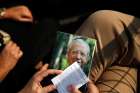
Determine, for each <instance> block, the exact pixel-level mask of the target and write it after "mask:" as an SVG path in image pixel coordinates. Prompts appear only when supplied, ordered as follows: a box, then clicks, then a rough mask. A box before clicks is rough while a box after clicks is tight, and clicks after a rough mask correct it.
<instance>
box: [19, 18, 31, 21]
mask: <svg viewBox="0 0 140 93" xmlns="http://www.w3.org/2000/svg"><path fill="white" fill-rule="evenodd" d="M19 21H22V22H33V18H27V17H22V18H20V19H19Z"/></svg>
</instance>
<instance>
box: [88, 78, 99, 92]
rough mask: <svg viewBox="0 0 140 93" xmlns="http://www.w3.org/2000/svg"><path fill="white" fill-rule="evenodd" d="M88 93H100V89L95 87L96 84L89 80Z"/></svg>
mask: <svg viewBox="0 0 140 93" xmlns="http://www.w3.org/2000/svg"><path fill="white" fill-rule="evenodd" d="M88 92H89V93H99V90H98V88H97V87H96V86H95V85H94V83H93V82H92V81H91V80H89V82H88Z"/></svg>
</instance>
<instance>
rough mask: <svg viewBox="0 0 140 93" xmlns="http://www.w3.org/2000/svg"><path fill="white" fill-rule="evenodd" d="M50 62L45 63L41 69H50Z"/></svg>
mask: <svg viewBox="0 0 140 93" xmlns="http://www.w3.org/2000/svg"><path fill="white" fill-rule="evenodd" d="M48 66H49V65H48V64H44V65H43V66H42V67H41V71H44V70H47V69H48Z"/></svg>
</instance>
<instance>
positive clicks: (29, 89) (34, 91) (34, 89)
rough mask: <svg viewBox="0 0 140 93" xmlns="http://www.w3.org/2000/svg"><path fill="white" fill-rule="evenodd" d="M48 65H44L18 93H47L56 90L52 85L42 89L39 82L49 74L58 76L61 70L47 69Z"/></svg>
mask: <svg viewBox="0 0 140 93" xmlns="http://www.w3.org/2000/svg"><path fill="white" fill-rule="evenodd" d="M47 67H48V64H45V65H44V66H43V67H42V68H41V69H40V70H39V71H38V72H37V73H36V74H35V75H34V76H33V77H32V78H31V79H30V81H29V82H28V83H27V85H26V86H25V87H24V88H23V89H22V90H21V91H20V92H19V93H48V92H51V91H53V90H55V89H56V87H55V86H54V85H53V84H50V85H48V86H45V87H42V86H41V84H40V82H41V81H42V80H43V78H44V77H46V76H48V75H50V74H60V73H61V72H62V71H61V70H55V69H47Z"/></svg>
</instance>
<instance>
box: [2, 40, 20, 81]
mask: <svg viewBox="0 0 140 93" xmlns="http://www.w3.org/2000/svg"><path fill="white" fill-rule="evenodd" d="M22 55H23V52H22V51H21V50H20V48H19V46H18V45H17V44H16V43H14V42H13V41H10V42H8V43H7V44H6V46H5V47H4V49H3V50H2V51H1V53H0V80H3V79H4V78H5V77H6V75H7V74H8V73H9V72H10V71H11V70H12V69H13V68H14V67H15V65H16V64H17V62H18V60H19V59H20V58H21V56H22Z"/></svg>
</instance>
